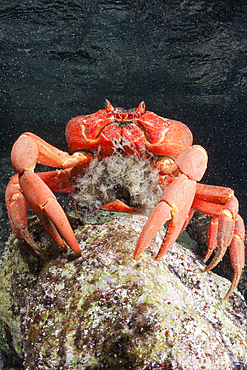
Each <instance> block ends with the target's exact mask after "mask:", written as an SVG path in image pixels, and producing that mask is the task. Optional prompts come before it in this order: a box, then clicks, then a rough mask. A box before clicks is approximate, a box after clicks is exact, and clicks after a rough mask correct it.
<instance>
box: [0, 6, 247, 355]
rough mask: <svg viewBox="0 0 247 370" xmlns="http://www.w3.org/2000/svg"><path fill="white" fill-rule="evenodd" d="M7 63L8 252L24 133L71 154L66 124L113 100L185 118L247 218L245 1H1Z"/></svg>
mask: <svg viewBox="0 0 247 370" xmlns="http://www.w3.org/2000/svg"><path fill="white" fill-rule="evenodd" d="M0 66H1V68H0V179H1V190H0V219H1V226H0V247H1V248H2V249H3V247H4V243H5V241H6V239H7V237H8V235H9V233H10V230H9V226H8V223H7V214H6V208H5V206H4V189H5V186H6V184H7V182H8V178H9V176H10V175H11V174H12V173H13V172H12V169H11V165H10V160H9V156H10V151H11V147H12V145H13V143H14V142H15V140H16V139H17V138H18V136H19V135H20V134H21V133H22V132H24V131H27V130H28V131H32V132H34V133H36V134H37V135H39V136H41V137H42V138H43V139H45V140H47V141H48V142H49V143H51V144H53V145H55V146H57V147H59V148H60V149H63V150H67V147H66V142H65V126H66V123H67V122H68V120H69V119H70V118H71V117H74V116H76V115H81V114H88V113H92V112H95V111H97V110H98V109H100V108H102V107H103V106H104V101H105V99H108V100H110V101H111V103H112V104H113V105H114V106H122V107H124V108H131V107H136V106H137V105H138V104H139V103H140V102H141V101H142V100H144V101H145V103H146V107H147V109H148V110H151V111H154V112H156V113H157V114H159V115H161V116H164V117H169V118H173V119H176V120H179V121H182V122H184V123H185V124H187V125H188V126H189V128H190V129H191V131H192V133H193V135H194V142H195V143H196V144H200V145H202V146H204V148H205V149H206V150H207V152H208V155H209V164H208V170H207V173H206V174H205V176H204V178H203V180H202V182H204V183H206V184H214V185H222V186H228V187H231V188H233V189H234V190H235V193H236V195H237V197H238V199H239V201H240V213H241V215H242V216H243V218H244V219H245V221H246V222H247V189H246V182H247V171H246V168H247V150H246V148H247V105H246V96H247V5H246V2H245V1H243V0H242V1H241V0H239V1H237V2H236V1H230V0H225V1H223V0H218V1H217V0H215V1H211V0H207V1H193V0H184V1H179V0H170V1H166V0H156V1H143V0H133V1H131V0H124V1H120V0H119V1H117V0H112V1H100V0H98V1H96V0H95V1H93V0H91V1H90V0H67V1H66V0H59V1H48V0H43V1H41V0H33V1H32V0H29V1H28V0H22V1H18V0H15V1H14V0H2V1H1V3H0ZM0 361H1V359H0Z"/></svg>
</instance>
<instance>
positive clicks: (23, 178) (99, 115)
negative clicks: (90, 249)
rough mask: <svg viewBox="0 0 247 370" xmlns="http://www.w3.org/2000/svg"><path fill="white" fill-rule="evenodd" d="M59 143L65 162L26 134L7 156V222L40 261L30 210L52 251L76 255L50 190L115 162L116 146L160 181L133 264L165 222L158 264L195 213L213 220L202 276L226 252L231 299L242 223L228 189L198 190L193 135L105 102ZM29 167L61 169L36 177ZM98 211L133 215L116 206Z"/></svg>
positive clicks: (199, 158)
mask: <svg viewBox="0 0 247 370" xmlns="http://www.w3.org/2000/svg"><path fill="white" fill-rule="evenodd" d="M66 139H67V143H68V147H69V149H70V151H71V152H72V153H74V154H72V155H69V154H68V153H66V152H63V151H61V150H59V149H57V148H55V147H53V146H51V145H50V144H48V143H47V142H45V141H44V140H42V139H41V138H39V137H38V136H36V135H34V134H32V133H30V132H26V133H24V134H22V135H21V136H20V137H19V139H18V140H17V141H16V142H15V144H14V146H13V149H12V153H11V161H12V164H13V168H14V170H15V171H16V172H17V174H15V175H14V176H12V177H11V179H10V182H9V184H8V186H7V189H6V203H7V208H8V215H9V219H10V224H11V227H12V230H13V232H14V233H15V234H16V235H17V236H18V237H19V238H20V239H21V240H22V241H24V243H25V244H26V245H27V246H29V248H31V250H34V251H35V252H36V253H38V254H41V255H42V249H41V248H40V247H39V246H38V245H37V244H36V243H35V242H34V240H33V239H32V237H31V235H30V234H29V232H28V230H27V224H28V222H27V214H26V211H27V210H28V209H29V208H31V209H32V210H33V211H34V213H36V215H37V216H38V217H39V218H40V220H41V222H42V223H43V225H44V227H45V228H46V229H47V230H48V232H49V234H50V235H51V237H52V238H53V239H54V240H55V242H56V243H57V244H58V245H60V246H61V247H65V242H66V243H67V244H68V245H69V246H70V248H72V249H73V250H74V251H75V252H77V253H80V248H79V245H78V243H77V240H76V238H75V235H74V233H73V230H72V229H71V226H70V224H69V222H68V220H67V217H66V215H65V214H64V211H63V210H62V208H61V206H60V205H59V203H58V202H57V200H56V198H55V196H54V195H53V193H52V191H51V190H54V191H60V192H70V191H71V190H72V189H73V185H74V183H75V178H76V176H77V174H78V173H82V172H83V171H84V170H85V168H87V167H88V166H89V165H90V162H91V161H92V159H93V158H94V157H95V156H97V157H98V158H99V160H102V159H103V158H105V157H109V156H113V155H115V154H116V145H115V143H116V142H118V143H119V142H121V143H122V149H118V152H119V151H121V154H122V155H123V156H129V155H135V156H139V157H142V156H147V157H148V158H150V161H151V165H152V167H156V168H158V171H159V181H160V182H161V183H162V182H163V187H164V193H163V195H162V197H161V198H160V201H159V203H158V204H157V205H156V207H155V208H154V210H153V212H152V213H151V215H150V217H149V218H148V221H147V223H146V225H145V226H144V228H143V230H142V233H141V235H140V238H139V240H138V243H137V247H136V250H135V252H134V258H135V259H136V258H138V257H139V255H140V254H141V252H142V251H144V249H145V248H147V246H148V244H149V243H150V241H151V240H152V239H153V237H154V236H155V234H156V233H157V232H158V231H159V229H160V228H161V227H162V225H163V224H164V223H165V222H167V234H166V237H165V239H164V241H163V243H162V245H161V248H160V250H159V252H158V255H157V256H156V259H159V258H160V257H162V256H163V255H164V253H166V252H167V251H168V250H169V248H170V247H171V245H172V244H173V242H174V241H175V240H176V239H177V237H178V236H179V234H180V233H181V232H182V231H183V230H184V229H185V227H186V226H187V224H188V222H189V220H190V219H191V217H192V215H193V212H194V210H195V209H196V210H199V211H201V212H203V213H205V214H207V215H210V216H211V217H212V218H211V223H210V226H209V231H208V252H207V254H206V257H205V260H204V261H207V260H208V258H209V257H210V255H211V253H212V251H213V250H214V249H215V248H216V246H217V245H218V249H217V251H216V254H215V257H214V258H213V260H212V262H211V263H210V264H209V265H208V266H207V268H206V269H205V270H204V271H209V270H211V269H212V268H213V267H215V266H216V265H217V264H218V263H219V261H220V260H221V259H222V257H223V255H224V253H225V251H226V249H227V247H229V249H230V254H231V262H232V265H233V268H234V270H235V273H234V278H233V282H232V285H231V287H230V289H229V291H228V292H227V294H226V296H225V298H224V299H226V298H228V297H229V296H230V295H231V294H232V292H233V291H234V289H235V288H236V286H237V285H238V282H239V279H240V276H241V272H242V269H243V267H244V234H245V229H244V223H243V220H242V218H241V217H240V216H239V215H238V201H237V199H236V197H235V196H234V192H233V190H231V189H229V188H225V187H220V186H210V185H203V184H198V183H197V181H200V180H201V178H202V176H203V174H204V172H205V170H206V167H207V153H206V151H205V150H204V149H203V148H202V147H201V146H199V145H193V146H192V134H191V132H190V130H189V129H188V127H187V126H185V125H184V124H183V123H181V122H177V121H173V120H170V119H166V118H162V117H159V116H158V115H156V114H155V113H153V112H146V111H145V104H144V102H141V103H140V104H139V106H138V108H137V109H131V110H124V109H122V108H114V107H113V106H112V105H111V104H110V102H109V101H106V104H105V109H102V110H99V111H98V112H96V113H93V114H90V115H87V116H79V117H76V118H73V119H71V120H70V121H69V123H68V125H67V127H66ZM126 143H128V145H127V144H126ZM118 155H119V153H118ZM36 163H41V164H43V165H47V166H51V167H60V168H62V169H59V170H55V171H50V172H41V173H35V172H34V169H35V166H36ZM167 185H168V186H167ZM102 208H103V209H108V210H115V211H127V212H132V211H133V212H134V210H132V209H131V208H130V207H128V206H127V205H126V204H124V203H123V202H120V201H114V202H111V203H109V204H107V205H105V206H104V207H102Z"/></svg>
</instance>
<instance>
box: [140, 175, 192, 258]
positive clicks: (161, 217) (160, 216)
mask: <svg viewBox="0 0 247 370" xmlns="http://www.w3.org/2000/svg"><path fill="white" fill-rule="evenodd" d="M195 192H196V181H194V180H190V179H189V178H188V177H187V176H186V175H184V174H182V175H180V176H179V177H177V178H176V179H175V180H174V181H173V182H172V183H171V184H170V185H169V186H168V187H167V189H166V191H165V192H164V194H163V195H162V197H161V199H160V202H159V203H158V204H157V206H156V207H155V208H154V210H153V212H152V213H151V215H150V217H149V219H148V221H147V223H146V225H145V226H144V228H143V230H142V233H141V235H140V238H139V240H138V242H137V247H136V249H135V252H134V259H136V258H138V257H139V255H140V254H141V253H142V252H143V251H144V250H145V249H146V248H147V246H148V244H149V243H150V242H151V240H152V239H153V237H154V236H155V235H156V233H157V232H158V231H159V230H160V229H161V227H162V225H163V224H164V223H165V222H166V221H168V225H167V226H168V230H167V234H166V237H165V239H164V241H163V243H162V245H161V248H160V250H159V252H158V254H157V256H156V260H157V259H159V258H160V257H162V256H163V255H164V254H165V253H166V252H167V251H168V250H169V248H170V247H171V245H172V244H173V243H174V241H175V240H176V239H177V237H178V236H179V234H180V232H181V230H182V228H183V225H184V224H185V222H186V218H187V216H188V214H189V211H190V208H191V205H192V202H193V200H194V196H195Z"/></svg>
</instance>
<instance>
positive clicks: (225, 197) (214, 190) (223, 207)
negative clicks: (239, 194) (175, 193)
mask: <svg viewBox="0 0 247 370" xmlns="http://www.w3.org/2000/svg"><path fill="white" fill-rule="evenodd" d="M192 207H193V208H195V209H197V210H199V211H201V212H203V213H205V214H207V215H210V216H211V217H212V219H211V222H210V225H209V231H208V238H207V242H208V251H207V254H206V256H205V259H204V262H206V261H207V260H208V259H209V257H210V256H211V254H212V252H213V250H214V249H215V248H216V247H217V245H218V250H217V251H216V254H215V256H214V258H213V260H212V261H211V263H210V264H209V265H208V266H207V267H206V269H205V270H204V271H203V272H206V271H210V270H212V269H213V268H214V267H215V266H216V265H217V264H218V263H219V262H220V261H221V260H222V258H223V256H224V254H225V252H226V249H227V247H229V250H230V256H231V263H232V266H233V268H234V277H233V282H232V285H231V287H230V289H229V291H228V292H227V294H226V296H225V297H224V298H223V299H222V301H223V300H225V299H227V298H228V297H229V296H230V295H231V294H232V292H233V291H234V289H235V288H236V287H237V285H238V283H239V280H240V277H241V273H242V270H243V268H244V264H245V250H244V249H245V247H244V238H245V227H244V222H243V219H242V218H241V216H240V215H239V214H238V200H237V198H236V197H235V196H234V192H233V190H231V189H229V188H225V187H220V186H211V185H203V184H197V191H196V197H195V200H194V202H193V205H192Z"/></svg>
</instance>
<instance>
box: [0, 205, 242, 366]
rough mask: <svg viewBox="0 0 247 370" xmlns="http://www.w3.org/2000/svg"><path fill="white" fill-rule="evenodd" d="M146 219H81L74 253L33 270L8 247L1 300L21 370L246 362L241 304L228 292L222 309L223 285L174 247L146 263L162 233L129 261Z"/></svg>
mask: <svg viewBox="0 0 247 370" xmlns="http://www.w3.org/2000/svg"><path fill="white" fill-rule="evenodd" d="M145 221H146V217H145V216H141V215H123V214H108V213H104V212H102V213H98V214H97V215H96V216H94V217H92V218H91V219H90V217H89V218H87V219H86V218H85V219H84V225H81V226H79V225H77V227H76V229H75V233H76V236H77V239H78V241H79V245H80V248H81V252H82V253H81V256H80V257H77V256H76V255H75V254H74V253H72V252H71V251H68V252H67V253H63V254H60V256H58V257H55V258H53V259H52V260H50V261H49V262H48V263H46V264H45V265H40V264H39V265H38V266H36V267H34V265H33V263H31V262H30V261H33V262H34V259H33V257H28V256H27V255H26V254H25V252H24V251H23V247H22V246H21V244H20V243H19V242H17V240H16V239H11V240H10V243H9V246H8V248H9V249H6V251H5V257H4V260H3V261H5V262H3V264H4V263H5V270H4V271H6V269H7V270H8V271H10V268H12V273H13V275H14V277H13V276H12V277H11V278H10V281H11V279H12V280H13V281H12V286H10V287H9V293H10V294H12V295H13V297H14V298H15V299H16V302H15V304H16V306H17V307H18V309H17V311H18V310H19V312H20V315H19V318H18V320H19V321H18V322H19V326H18V329H17V332H18V336H17V338H18V340H16V342H17V343H18V345H19V346H20V345H21V348H22V352H23V358H24V365H25V369H27V370H31V369H87V370H89V369H90V370H92V369H94V370H96V369H135V370H137V369H138V370H139V369H146V370H147V369H161V368H162V369H178V368H179V369H183V370H186V369H191V368H192V366H193V368H195V369H199V368H201V369H203V368H205V369H211V368H213V369H215V370H217V369H219V370H221V369H224V370H232V369H233V368H234V367H236V366H238V364H239V363H241V364H244V363H246V362H247V319H246V308H247V307H246V303H245V301H244V299H243V297H242V296H241V295H240V293H238V292H235V293H234V294H233V295H232V297H231V298H229V299H228V300H227V301H224V302H223V303H221V302H220V299H221V298H222V297H223V296H224V294H225V293H226V291H227V289H228V287H229V286H230V282H229V281H227V280H226V279H224V278H221V277H219V276H217V275H215V274H214V273H212V272H210V273H203V274H201V273H200V272H201V271H202V270H203V269H204V265H203V263H202V262H201V259H200V258H199V257H198V256H196V255H195V254H193V253H192V252H191V251H189V250H188V249H186V248H184V247H182V246H180V245H179V244H178V243H174V245H173V246H172V247H171V249H170V251H169V252H168V253H167V254H166V255H165V256H164V257H163V258H162V259H161V260H159V261H155V260H154V256H155V254H156V253H157V251H158V249H159V246H160V244H161V241H162V237H163V236H164V230H162V231H161V232H160V233H159V234H158V235H157V236H156V237H155V238H154V240H153V241H152V242H151V243H150V246H149V248H148V249H147V250H146V251H145V252H144V253H142V255H141V256H140V258H139V259H138V260H133V252H134V248H135V245H136V242H137V239H138V236H139V234H140V231H141V229H142V227H143V225H144V223H145ZM33 227H34V228H35V229H36V228H37V227H38V222H37V221H36V226H35V222H34V225H33ZM40 240H41V244H42V245H45V241H46V240H48V239H47V236H44V235H41V237H40ZM192 244H193V243H192ZM20 250H21V252H20ZM10 253H12V256H13V257H12V260H11V261H12V262H11V263H12V265H11V266H10V262H9V263H8V264H7V263H6V261H10V259H7V258H6V256H10ZM17 254H19V256H20V255H25V258H26V259H29V258H30V260H29V262H27V260H26V261H24V262H21V261H20V259H19V257H18V258H17V256H16V255H17ZM23 266H25V267H23ZM28 269H30V273H31V277H29V276H28V275H27V272H26V271H27V270H28ZM34 270H35V272H36V274H35V273H34ZM32 273H33V275H32ZM2 276H4V274H3V275H2ZM25 276H26V280H25V278H24V277H25ZM15 281H19V285H18V284H17V292H15V291H13V292H12V289H16V287H15V284H14V282H15ZM20 286H22V289H21V293H20V291H19V290H18V287H19V288H20ZM1 302H2V300H1ZM2 309H3V307H2V304H1V306H0V317H3V315H2V313H1V312H2ZM1 325H2V324H1ZM20 325H21V331H20ZM0 349H1V351H2V350H3V349H2V347H1V348H0ZM18 354H20V352H19V350H18ZM236 368H237V367H236Z"/></svg>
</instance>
